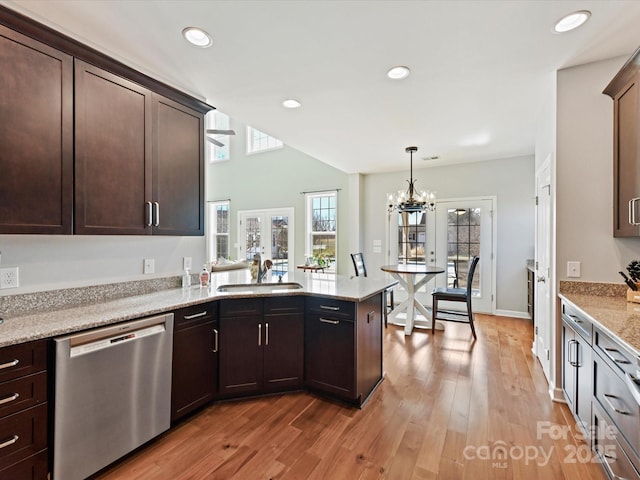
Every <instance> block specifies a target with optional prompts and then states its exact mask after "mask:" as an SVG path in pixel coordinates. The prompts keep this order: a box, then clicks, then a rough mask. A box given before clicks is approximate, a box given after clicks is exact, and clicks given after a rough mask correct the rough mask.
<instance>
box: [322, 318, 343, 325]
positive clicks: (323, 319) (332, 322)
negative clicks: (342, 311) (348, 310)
mask: <svg viewBox="0 0 640 480" xmlns="http://www.w3.org/2000/svg"><path fill="white" fill-rule="evenodd" d="M320 321H321V322H322V323H330V324H331V325H338V324H339V323H340V320H329V319H328V318H322V317H320Z"/></svg>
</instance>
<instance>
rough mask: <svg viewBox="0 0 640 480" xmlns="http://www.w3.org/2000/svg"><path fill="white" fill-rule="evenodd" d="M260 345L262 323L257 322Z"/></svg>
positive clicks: (260, 342)
mask: <svg viewBox="0 0 640 480" xmlns="http://www.w3.org/2000/svg"><path fill="white" fill-rule="evenodd" d="M260 345H262V324H261V323H259V324H258V346H260Z"/></svg>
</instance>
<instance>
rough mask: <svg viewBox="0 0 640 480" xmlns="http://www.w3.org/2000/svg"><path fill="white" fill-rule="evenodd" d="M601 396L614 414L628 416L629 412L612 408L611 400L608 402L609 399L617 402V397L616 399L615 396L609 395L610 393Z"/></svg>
mask: <svg viewBox="0 0 640 480" xmlns="http://www.w3.org/2000/svg"><path fill="white" fill-rule="evenodd" d="M602 396H603V397H604V399H605V401H606V402H607V403H608V404H609V406H610V407H611V408H612V409H613V411H614V412H616V413H619V414H620V415H629V412H627V411H626V410H620V409H618V408H616V407H614V406H613V403H611V400H609V399H610V398H615V399H616V400H619V398H618V397H616V396H615V395H611V394H610V393H605V394H603V395H602Z"/></svg>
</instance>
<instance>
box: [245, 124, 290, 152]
mask: <svg viewBox="0 0 640 480" xmlns="http://www.w3.org/2000/svg"><path fill="white" fill-rule="evenodd" d="M283 146H284V143H282V140H278V139H277V138H274V137H272V136H270V135H267V134H266V133H264V132H261V131H260V130H257V129H255V128H253V127H249V126H247V155H251V154H253V153H259V152H266V151H269V150H276V149H278V148H282V147H283Z"/></svg>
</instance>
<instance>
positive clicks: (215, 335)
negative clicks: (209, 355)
mask: <svg viewBox="0 0 640 480" xmlns="http://www.w3.org/2000/svg"><path fill="white" fill-rule="evenodd" d="M218 337H219V333H218V330H217V329H216V328H214V329H213V353H218Z"/></svg>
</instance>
